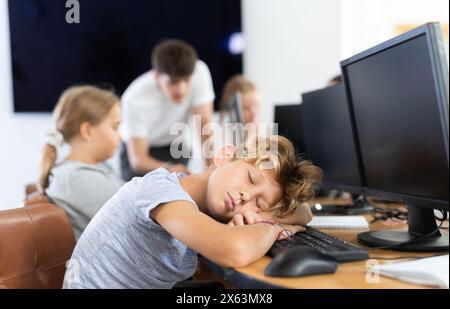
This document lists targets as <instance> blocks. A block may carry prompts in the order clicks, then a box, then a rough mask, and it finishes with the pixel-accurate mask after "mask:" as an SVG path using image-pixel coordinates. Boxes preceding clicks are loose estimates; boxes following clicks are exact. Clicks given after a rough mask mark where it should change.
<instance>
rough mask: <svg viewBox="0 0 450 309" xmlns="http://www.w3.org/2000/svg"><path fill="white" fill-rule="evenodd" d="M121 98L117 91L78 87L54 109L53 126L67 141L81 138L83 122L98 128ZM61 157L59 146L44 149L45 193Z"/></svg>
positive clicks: (41, 177)
mask: <svg viewBox="0 0 450 309" xmlns="http://www.w3.org/2000/svg"><path fill="white" fill-rule="evenodd" d="M118 103H119V98H118V97H117V96H116V95H115V94H114V92H112V91H109V90H103V89H100V88H97V87H93V86H74V87H70V88H68V89H67V90H66V91H64V92H63V94H62V95H61V97H60V98H59V100H58V103H57V104H56V107H55V109H54V110H53V126H54V129H55V130H56V132H58V133H60V134H61V135H62V137H63V138H64V141H65V142H70V140H71V139H72V138H73V137H75V136H77V135H78V133H79V132H80V127H81V125H82V124H83V123H85V122H88V123H90V124H92V125H94V126H95V125H97V124H99V123H100V122H102V120H103V119H105V117H106V116H107V115H108V113H109V112H110V111H111V109H112V108H113V106H114V105H115V104H118ZM56 158H57V151H56V146H55V145H52V144H50V143H46V144H45V145H44V147H43V149H42V157H41V165H40V172H39V187H40V189H41V190H42V191H44V190H45V189H46V188H47V187H48V185H49V183H48V178H49V174H50V171H51V169H52V168H53V166H54V165H55V162H56Z"/></svg>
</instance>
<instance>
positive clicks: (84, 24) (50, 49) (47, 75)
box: [8, 0, 242, 112]
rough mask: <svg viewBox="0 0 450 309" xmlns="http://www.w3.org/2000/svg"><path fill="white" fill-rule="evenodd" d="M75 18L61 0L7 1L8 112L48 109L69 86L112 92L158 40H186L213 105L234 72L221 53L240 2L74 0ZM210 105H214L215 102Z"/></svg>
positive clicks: (145, 65)
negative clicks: (204, 70)
mask: <svg viewBox="0 0 450 309" xmlns="http://www.w3.org/2000/svg"><path fill="white" fill-rule="evenodd" d="M79 3H80V23H79V24H75V23H73V24H69V23H67V22H66V13H67V11H68V10H70V8H66V6H65V4H66V1H55V0H9V1H8V5H9V18H10V34H11V58H12V70H13V72H12V73H13V88H14V89H13V90H14V110H15V111H16V112H48V111H51V110H52V109H53V107H54V105H55V104H56V101H57V99H58V97H59V95H60V94H61V92H62V91H63V90H64V89H66V88H67V87H69V86H71V85H73V84H86V83H88V84H94V85H98V86H103V87H112V88H113V89H114V90H115V91H116V92H117V93H118V94H119V95H120V94H122V93H123V91H124V90H125V89H126V88H127V86H128V85H129V84H130V83H131V82H132V81H133V80H134V79H135V78H136V77H138V76H139V75H141V74H142V73H144V72H146V71H148V70H150V68H151V60H150V56H151V50H152V48H153V46H154V45H155V44H156V43H158V42H159V41H161V40H163V39H167V38H179V39H183V40H185V41H187V42H189V43H191V44H192V45H193V46H194V47H195V48H196V49H197V51H198V54H199V57H200V59H202V60H203V61H205V62H206V63H207V64H208V66H209V68H210V71H211V74H212V77H213V82H214V90H215V92H216V102H218V101H219V100H218V97H219V96H220V91H221V89H222V85H223V84H224V83H225V81H226V80H227V79H228V78H229V77H230V76H232V75H234V74H236V73H240V72H241V71H242V56H241V55H240V54H238V55H233V54H231V53H230V52H229V50H228V39H229V37H230V34H232V33H238V32H240V31H241V7H240V0H214V1H211V0H195V1H186V0H164V1H148V0H127V1H125V0H95V1H91V0H79ZM216 107H217V106H216Z"/></svg>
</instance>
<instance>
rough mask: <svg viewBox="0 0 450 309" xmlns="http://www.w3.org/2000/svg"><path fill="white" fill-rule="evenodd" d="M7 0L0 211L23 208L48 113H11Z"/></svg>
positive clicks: (1, 45) (0, 9)
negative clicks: (23, 199) (23, 200)
mask: <svg viewBox="0 0 450 309" xmlns="http://www.w3.org/2000/svg"><path fill="white" fill-rule="evenodd" d="M10 63H11V61H10V44H9V21H8V9H7V1H6V0H0V149H1V150H0V210H1V209H7V208H16V207H20V206H21V205H22V202H21V200H22V198H23V195H24V193H23V192H24V186H25V184H26V183H28V182H32V181H35V179H36V175H37V172H38V156H39V152H40V148H41V146H42V142H43V136H44V134H45V131H46V130H47V128H48V127H49V123H50V121H51V116H50V115H49V114H14V113H13V95H12V81H11V73H10V72H11V65H10Z"/></svg>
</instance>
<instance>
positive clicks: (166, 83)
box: [156, 72, 192, 103]
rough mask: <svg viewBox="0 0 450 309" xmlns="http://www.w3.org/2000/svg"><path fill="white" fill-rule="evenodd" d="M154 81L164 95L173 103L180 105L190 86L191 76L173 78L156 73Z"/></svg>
mask: <svg viewBox="0 0 450 309" xmlns="http://www.w3.org/2000/svg"><path fill="white" fill-rule="evenodd" d="M156 79H157V83H158V85H159V87H160V88H161V90H162V92H163V93H164V95H165V96H167V97H169V98H170V99H171V100H172V101H173V102H175V103H181V102H182V101H183V100H184V98H185V97H186V95H187V94H188V93H189V90H190V88H191V84H192V75H191V76H187V77H179V78H178V77H177V78H175V77H171V76H169V75H168V74H164V73H158V72H157V73H156Z"/></svg>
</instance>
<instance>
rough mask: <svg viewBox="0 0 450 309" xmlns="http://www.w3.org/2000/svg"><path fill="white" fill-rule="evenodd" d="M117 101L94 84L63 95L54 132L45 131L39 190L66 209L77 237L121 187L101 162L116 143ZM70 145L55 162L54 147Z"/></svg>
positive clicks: (117, 135)
mask: <svg viewBox="0 0 450 309" xmlns="http://www.w3.org/2000/svg"><path fill="white" fill-rule="evenodd" d="M120 117H121V116H120V103H119V98H118V97H117V96H116V95H115V94H114V93H113V92H111V91H108V90H102V89H99V88H96V87H92V86H77V87H71V88H69V89H67V90H66V91H64V93H63V94H62V95H61V97H60V98H59V101H58V103H57V105H56V107H55V109H54V111H53V121H54V128H53V129H52V130H50V131H49V132H48V133H47V136H46V144H45V145H44V148H43V151H42V159H41V166H40V175H39V186H40V189H41V190H42V191H43V192H44V193H45V194H46V195H47V197H48V198H49V200H50V201H51V202H53V203H55V204H57V205H59V206H61V207H62V208H64V210H65V211H66V213H67V215H68V216H69V218H70V221H71V222H72V225H73V228H74V232H75V236H76V238H77V239H78V238H79V237H80V235H81V234H82V233H83V231H84V229H85V228H86V226H87V225H88V223H89V222H90V220H91V219H92V218H93V217H94V215H95V214H96V213H97V211H98V210H99V209H100V208H101V207H102V206H103V204H104V203H105V202H106V201H107V200H108V199H109V198H110V197H111V196H113V195H114V194H115V193H116V192H117V191H118V190H119V189H120V187H121V186H122V185H123V183H124V182H123V180H122V179H120V178H119V177H117V176H116V175H115V174H114V172H113V171H112V170H111V168H110V167H109V166H107V165H106V164H105V162H104V161H105V160H107V159H109V158H110V157H111V156H113V154H114V152H115V151H116V149H117V146H118V145H119V143H120V134H119V131H118V128H119V124H120ZM63 143H68V144H69V146H70V152H69V155H68V156H67V157H66V158H65V159H64V160H63V161H62V162H61V163H59V164H56V165H55V163H56V160H57V149H58V147H59V146H62V144H63Z"/></svg>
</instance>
